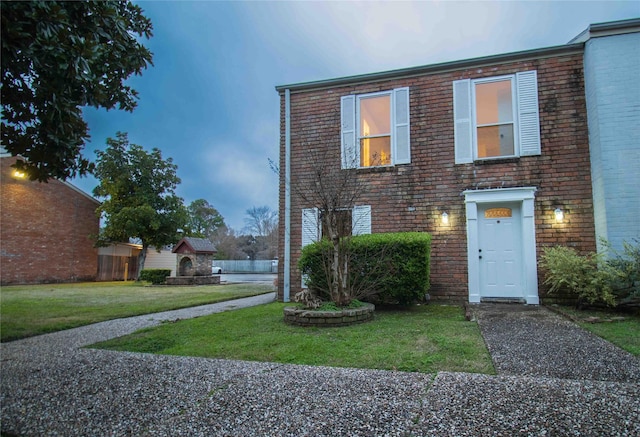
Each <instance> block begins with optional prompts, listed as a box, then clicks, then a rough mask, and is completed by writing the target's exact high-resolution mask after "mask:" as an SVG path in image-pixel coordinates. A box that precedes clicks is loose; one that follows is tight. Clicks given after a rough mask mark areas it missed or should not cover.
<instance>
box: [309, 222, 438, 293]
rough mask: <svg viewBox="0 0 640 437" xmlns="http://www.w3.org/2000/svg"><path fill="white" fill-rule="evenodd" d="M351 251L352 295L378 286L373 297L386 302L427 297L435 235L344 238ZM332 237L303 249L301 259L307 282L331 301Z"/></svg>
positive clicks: (350, 275)
mask: <svg viewBox="0 0 640 437" xmlns="http://www.w3.org/2000/svg"><path fill="white" fill-rule="evenodd" d="M344 242H345V244H347V245H348V246H347V247H346V251H347V252H348V253H349V284H350V286H351V288H352V290H354V292H353V296H352V298H354V299H356V298H361V297H365V296H359V295H357V294H358V290H371V289H375V293H367V294H368V295H369V297H372V296H375V298H376V299H377V300H379V301H382V302H390V303H400V304H410V303H413V302H415V301H422V300H424V298H425V296H426V294H427V293H428V292H429V288H430V282H429V275H430V263H429V262H430V256H431V235H430V234H428V233H423V232H400V233H387V234H368V235H358V236H354V237H350V238H349V239H347V240H345V241H344ZM332 250H333V248H332V245H331V242H329V241H328V240H322V241H320V242H317V243H314V244H310V245H308V246H306V247H304V248H303V250H302V256H301V257H300V261H299V262H298V267H299V268H300V271H301V272H302V273H303V274H304V275H306V276H307V278H308V279H307V284H308V285H309V288H310V289H311V290H313V291H314V292H315V293H316V294H317V295H318V296H319V297H320V298H322V299H324V300H329V296H328V295H327V293H326V292H323V290H328V289H330V286H329V284H328V280H329V279H328V278H329V277H330V275H327V273H326V271H325V270H326V269H325V268H324V264H325V263H326V262H327V261H326V260H330V259H331V253H332Z"/></svg>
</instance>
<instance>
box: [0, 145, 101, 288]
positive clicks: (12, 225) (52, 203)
mask: <svg viewBox="0 0 640 437" xmlns="http://www.w3.org/2000/svg"><path fill="white" fill-rule="evenodd" d="M15 161H16V158H14V157H11V156H9V155H7V154H3V155H0V172H1V174H0V178H1V187H0V283H1V284H2V285H8V284H32V283H43V282H72V281H84V280H88V281H93V280H95V279H96V273H97V270H98V251H97V249H96V248H94V247H93V245H94V241H93V240H92V239H91V238H90V235H97V234H98V230H99V220H98V217H97V216H96V213H95V210H96V208H97V206H98V205H99V202H98V201H97V200H96V199H94V198H92V197H91V196H89V195H87V194H86V193H83V192H82V191H80V190H79V189H78V188H76V187H74V186H73V185H71V184H69V183H66V182H61V181H58V180H55V179H54V180H50V181H49V183H39V182H30V181H28V180H25V179H21V178H18V177H15V175H14V171H13V169H12V168H11V165H12V164H13V163H15Z"/></svg>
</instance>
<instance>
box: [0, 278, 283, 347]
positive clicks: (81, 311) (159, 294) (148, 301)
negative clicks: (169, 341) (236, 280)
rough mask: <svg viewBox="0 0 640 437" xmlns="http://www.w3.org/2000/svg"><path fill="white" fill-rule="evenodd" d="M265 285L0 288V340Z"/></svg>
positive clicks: (252, 291)
mask: <svg viewBox="0 0 640 437" xmlns="http://www.w3.org/2000/svg"><path fill="white" fill-rule="evenodd" d="M272 290H273V287H272V286H270V285H251V284H230V285H210V286H197V287H178V286H176V287H170V286H161V287H151V286H146V285H143V284H140V283H134V282H126V283H125V282H91V283H78V284H48V285H15V286H7V287H2V289H1V290H0V340H1V341H3V342H4V341H10V340H16V339H19V338H25V337H30V336H33V335H38V334H44V333H47V332H53V331H60V330H63V329H69V328H75V327H77V326H83V325H88V324H91V323H96V322H101V321H104V320H110V319H116V318H121V317H130V316H136V315H140V314H149V313H155V312H159V311H167V310H172V309H178V308H186V307H190V306H195V305H204V304H209V303H215V302H222V301H225V300H230V299H235V298H238V297H246V296H254V295H256V294H262V293H266V292H269V291H272Z"/></svg>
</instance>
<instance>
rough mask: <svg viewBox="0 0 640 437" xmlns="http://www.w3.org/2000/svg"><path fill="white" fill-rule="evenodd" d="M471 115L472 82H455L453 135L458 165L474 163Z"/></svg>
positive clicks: (466, 80)
mask: <svg viewBox="0 0 640 437" xmlns="http://www.w3.org/2000/svg"><path fill="white" fill-rule="evenodd" d="M471 114H472V111H471V81H470V80H469V79H464V80H456V81H454V82H453V119H454V125H453V135H454V144H455V146H454V147H455V163H456V164H467V163H470V162H473V132H472V129H473V122H472V119H471Z"/></svg>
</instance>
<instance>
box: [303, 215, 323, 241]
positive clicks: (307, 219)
mask: <svg viewBox="0 0 640 437" xmlns="http://www.w3.org/2000/svg"><path fill="white" fill-rule="evenodd" d="M319 238H320V221H319V214H318V208H305V209H303V210H302V247H305V246H307V245H309V244H311V243H314V242H316V241H318V239H319Z"/></svg>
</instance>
